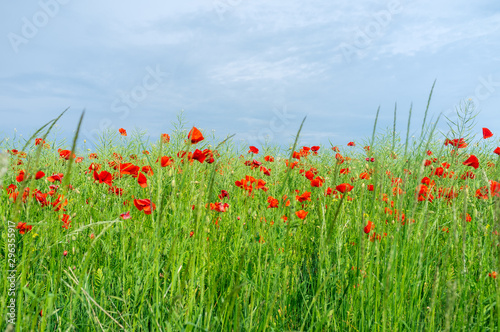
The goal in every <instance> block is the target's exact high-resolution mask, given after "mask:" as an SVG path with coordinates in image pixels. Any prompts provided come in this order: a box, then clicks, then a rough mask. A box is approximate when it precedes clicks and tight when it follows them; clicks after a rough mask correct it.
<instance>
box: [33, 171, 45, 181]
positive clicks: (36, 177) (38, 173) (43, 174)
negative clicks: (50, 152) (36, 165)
mask: <svg viewBox="0 0 500 332" xmlns="http://www.w3.org/2000/svg"><path fill="white" fill-rule="evenodd" d="M44 176H45V173H44V172H42V171H38V172H36V175H35V180H39V179H41V178H43V177H44Z"/></svg>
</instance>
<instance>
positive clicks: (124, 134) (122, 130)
mask: <svg viewBox="0 0 500 332" xmlns="http://www.w3.org/2000/svg"><path fill="white" fill-rule="evenodd" d="M118 131H119V132H120V134H121V135H122V136H127V131H126V130H125V129H123V128H120V129H118Z"/></svg>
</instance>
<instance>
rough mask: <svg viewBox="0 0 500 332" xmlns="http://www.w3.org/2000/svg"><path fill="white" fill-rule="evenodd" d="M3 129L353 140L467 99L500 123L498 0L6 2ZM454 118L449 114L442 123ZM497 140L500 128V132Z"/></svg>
mask: <svg viewBox="0 0 500 332" xmlns="http://www.w3.org/2000/svg"><path fill="white" fill-rule="evenodd" d="M0 18H1V19H0V36H1V38H0V69H1V70H0V118H1V121H0V140H1V139H2V138H4V137H6V136H10V137H12V136H13V135H14V128H16V129H17V135H18V134H22V135H23V136H28V135H30V134H32V133H33V132H34V131H35V130H36V129H37V128H38V127H40V126H41V125H43V124H44V123H45V122H47V121H48V120H50V119H52V118H54V117H55V116H57V115H58V114H59V113H60V112H61V111H63V110H64V109H66V108H68V107H69V108H70V109H69V111H68V112H67V113H66V114H65V116H64V118H63V119H62V120H61V122H60V127H59V130H60V132H59V135H61V136H68V137H69V136H70V135H71V132H72V131H73V130H74V129H75V127H76V124H77V121H78V117H79V115H80V113H81V112H82V110H83V109H85V110H86V115H85V120H84V124H83V131H82V135H81V139H82V140H83V139H87V141H93V140H95V137H96V134H97V133H99V132H102V131H103V130H105V129H107V128H111V130H117V129H118V128H120V127H123V128H126V129H127V130H128V131H129V132H130V131H133V130H134V128H137V129H141V130H147V132H148V133H149V134H150V135H152V136H157V135H159V134H161V133H169V132H171V131H172V128H173V126H172V122H176V119H177V117H178V116H179V114H180V112H181V110H183V111H184V113H183V114H184V118H185V121H186V127H189V128H190V127H191V126H193V125H195V126H197V127H199V128H202V129H203V130H205V131H206V132H210V131H211V130H215V133H216V135H217V136H219V137H221V138H223V137H225V136H226V135H227V134H233V133H235V134H236V137H235V139H236V140H241V141H242V142H245V143H248V144H255V145H257V146H259V145H262V144H263V143H264V141H265V140H266V139H267V140H269V142H271V143H275V144H285V145H286V144H289V143H290V141H292V136H293V135H294V133H295V132H296V131H297V129H298V127H299V125H300V122H301V120H302V119H303V117H304V116H307V120H306V122H305V125H304V129H303V136H302V140H301V143H302V144H305V145H316V144H325V145H327V146H328V145H329V142H330V141H331V142H332V143H333V144H339V145H340V144H345V143H347V142H348V141H351V140H358V141H361V140H363V139H364V138H366V137H368V136H371V131H372V127H373V122H374V119H375V114H376V110H377V108H378V107H379V106H380V116H379V122H378V125H379V128H380V130H381V131H383V130H385V129H386V128H389V127H392V124H393V113H394V105H395V103H397V105H398V113H397V119H398V121H397V127H398V128H397V129H398V131H400V132H401V134H402V135H405V134H406V121H407V117H408V110H409V107H410V104H411V103H413V116H412V123H413V125H412V129H411V131H412V134H415V135H418V134H420V126H421V123H422V119H423V113H424V110H425V107H426V104H427V98H428V95H429V92H430V89H431V87H432V84H433V82H434V80H437V81H436V87H435V90H434V95H433V99H432V102H431V106H430V111H429V118H430V119H436V118H437V116H438V115H439V114H440V113H443V114H444V115H447V116H448V117H451V118H453V117H454V114H455V108H456V106H457V105H458V104H459V103H460V102H462V101H464V100H467V99H469V98H472V100H473V101H474V102H475V104H476V108H477V110H478V111H480V113H479V115H478V117H477V123H478V132H479V131H480V128H481V127H482V126H488V127H489V128H490V129H491V130H492V131H493V132H498V133H500V117H499V116H498V115H499V114H500V2H498V0H477V1H465V0H453V1H451V0H442V1H430V0H419V1H410V0H388V1H373V0H372V1H369V0H361V1H352V2H348V1H336V0H333V1H332V0H311V1H307V2H305V1H297V0H287V1H281V0H280V1H278V0H276V1H273V0H266V1H264V0H203V1H202V0H192V1H187V2H179V1H176V2H173V1H160V0H146V1H142V2H140V3H139V2H130V1H117V0H109V1H96V0H87V1H76V0H41V1H39V2H38V1H29V2H28V1H23V2H21V1H18V2H14V1H4V2H2V4H0ZM439 127H440V128H442V129H443V130H445V129H446V120H442V121H441V122H440V125H439ZM498 136H500V135H498Z"/></svg>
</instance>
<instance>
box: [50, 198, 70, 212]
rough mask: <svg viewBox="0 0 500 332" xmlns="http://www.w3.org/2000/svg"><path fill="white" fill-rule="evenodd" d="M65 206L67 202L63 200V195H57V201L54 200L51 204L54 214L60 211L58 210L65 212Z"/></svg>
mask: <svg viewBox="0 0 500 332" xmlns="http://www.w3.org/2000/svg"><path fill="white" fill-rule="evenodd" d="M66 205H68V200H67V199H64V196H63V195H59V196H58V197H57V199H56V200H55V202H54V203H52V206H53V207H54V211H56V212H57V211H60V210H63V211H66V209H65V208H64V207H65V206H66Z"/></svg>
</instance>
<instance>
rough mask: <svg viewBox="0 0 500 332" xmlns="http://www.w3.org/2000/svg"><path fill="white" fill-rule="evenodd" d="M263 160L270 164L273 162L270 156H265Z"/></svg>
mask: <svg viewBox="0 0 500 332" xmlns="http://www.w3.org/2000/svg"><path fill="white" fill-rule="evenodd" d="M264 160H265V161H268V162H270V163H271V162H273V161H274V157H272V156H265V157H264Z"/></svg>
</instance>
